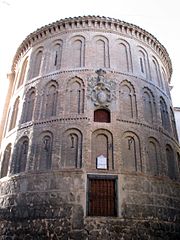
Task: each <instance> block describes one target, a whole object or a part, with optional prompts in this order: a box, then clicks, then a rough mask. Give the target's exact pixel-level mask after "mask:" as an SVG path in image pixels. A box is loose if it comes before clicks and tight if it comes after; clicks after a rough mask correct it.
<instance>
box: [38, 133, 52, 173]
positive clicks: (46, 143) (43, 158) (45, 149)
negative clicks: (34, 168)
mask: <svg viewBox="0 0 180 240" xmlns="http://www.w3.org/2000/svg"><path fill="white" fill-rule="evenodd" d="M43 135H44V136H42V137H41V140H40V143H39V148H40V151H39V170H48V169H51V165H52V142H53V141H52V134H50V133H48V134H45V133H44V134H43Z"/></svg>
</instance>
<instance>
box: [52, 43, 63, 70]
mask: <svg viewBox="0 0 180 240" xmlns="http://www.w3.org/2000/svg"><path fill="white" fill-rule="evenodd" d="M53 53H54V66H55V69H56V70H58V69H60V67H61V58H62V42H60V43H56V44H55V45H54V47H53Z"/></svg>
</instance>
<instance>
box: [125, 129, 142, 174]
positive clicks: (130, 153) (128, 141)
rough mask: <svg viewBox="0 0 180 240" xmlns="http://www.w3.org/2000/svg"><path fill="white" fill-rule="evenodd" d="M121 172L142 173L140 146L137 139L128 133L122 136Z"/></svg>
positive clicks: (134, 135)
mask: <svg viewBox="0 0 180 240" xmlns="http://www.w3.org/2000/svg"><path fill="white" fill-rule="evenodd" d="M121 146H122V150H121V152H122V170H123V171H128V172H142V159H141V146H140V140H139V137H138V136H137V135H136V134H135V133H133V132H130V131H127V132H125V133H124V134H123V136H122V142H121Z"/></svg>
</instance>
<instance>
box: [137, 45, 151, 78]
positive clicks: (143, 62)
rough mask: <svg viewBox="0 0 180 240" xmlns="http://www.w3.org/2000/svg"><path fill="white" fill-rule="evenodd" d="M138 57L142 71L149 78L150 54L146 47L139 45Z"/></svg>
mask: <svg viewBox="0 0 180 240" xmlns="http://www.w3.org/2000/svg"><path fill="white" fill-rule="evenodd" d="M138 57H139V69H140V73H141V75H142V76H143V77H145V78H147V79H148V78H149V76H150V70H149V59H148V54H147V52H146V51H145V49H143V48H142V47H140V46H139V47H138Z"/></svg>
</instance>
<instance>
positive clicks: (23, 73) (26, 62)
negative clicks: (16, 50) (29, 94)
mask: <svg viewBox="0 0 180 240" xmlns="http://www.w3.org/2000/svg"><path fill="white" fill-rule="evenodd" d="M27 65H28V58H26V59H25V60H24V62H23V65H22V68H21V73H20V77H19V82H18V86H17V88H19V87H20V86H21V85H22V84H23V82H24V81H25V78H26V73H27Z"/></svg>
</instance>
